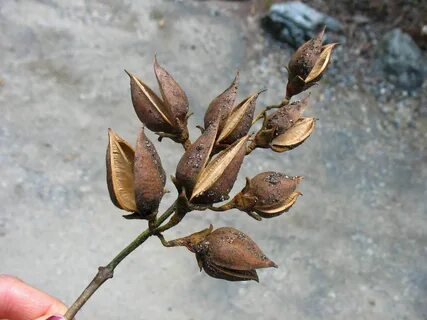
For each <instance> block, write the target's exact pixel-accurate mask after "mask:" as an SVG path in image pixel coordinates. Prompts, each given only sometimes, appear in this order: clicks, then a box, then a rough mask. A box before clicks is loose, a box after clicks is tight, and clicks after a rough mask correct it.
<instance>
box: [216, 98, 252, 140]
mask: <svg viewBox="0 0 427 320" xmlns="http://www.w3.org/2000/svg"><path fill="white" fill-rule="evenodd" d="M259 94H260V92H258V93H255V94H253V95H251V96H249V97H247V98H246V99H244V100H243V101H242V102H240V103H239V104H238V105H237V106H235V107H234V108H233V110H232V111H231V112H230V114H229V115H228V117H227V119H226V121H225V124H224V127H223V128H222V130H221V131H220V133H219V136H218V139H217V143H218V144H220V145H230V144H232V143H234V142H235V141H236V140H238V139H240V138H241V137H243V136H245V135H247V134H248V132H249V130H250V128H251V126H252V120H253V117H254V111H255V106H256V100H257V98H258V96H259Z"/></svg>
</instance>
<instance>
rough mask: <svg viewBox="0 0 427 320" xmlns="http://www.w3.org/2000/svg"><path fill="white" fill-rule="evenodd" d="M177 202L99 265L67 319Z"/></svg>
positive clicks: (151, 232)
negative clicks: (118, 251)
mask: <svg viewBox="0 0 427 320" xmlns="http://www.w3.org/2000/svg"><path fill="white" fill-rule="evenodd" d="M175 204H176V203H175V202H174V203H173V204H172V205H171V206H170V207H169V208H168V209H167V210H166V211H165V212H164V213H163V214H162V215H161V216H160V217H159V218H157V220H155V221H154V222H153V223H152V224H151V226H150V228H147V229H146V230H144V231H143V232H142V233H140V234H139V235H138V236H137V237H136V238H135V240H133V241H132V242H131V243H130V244H129V245H128V246H126V247H125V248H124V249H123V250H122V251H120V253H119V254H118V255H117V256H115V257H114V258H113V260H111V261H110V263H108V264H107V265H106V266H104V267H102V266H101V267H99V268H98V273H97V274H96V276H95V277H94V278H93V279H92V281H91V282H90V283H89V285H88V286H87V287H86V289H84V291H83V292H82V293H81V295H80V296H79V297H78V298H77V300H76V301H75V302H74V303H73V304H72V305H71V307H70V308H69V309H68V310H67V312H66V313H65V315H64V317H65V319H67V320H71V319H73V318H74V316H75V315H76V313H77V312H78V311H79V310H80V309H81V308H82V307H83V305H84V304H85V303H86V302H87V301H88V300H89V299H90V297H91V296H92V295H93V294H94V293H95V292H96V290H98V289H99V288H100V287H101V286H102V284H103V283H104V282H105V281H107V280H108V279H111V278H112V277H113V275H114V269H115V268H116V267H117V266H118V265H119V263H120V262H122V260H123V259H124V258H126V257H127V256H128V255H129V254H130V253H132V252H133V251H134V250H135V249H136V248H138V247H139V246H140V245H141V244H143V243H144V242H145V240H147V239H148V238H149V237H151V236H152V235H154V234H156V233H157V232H158V231H157V229H158V228H159V227H160V226H161V225H162V223H163V222H165V221H166V220H167V219H168V218H169V217H170V216H171V215H172V214H173V213H174V212H175V207H176V206H175Z"/></svg>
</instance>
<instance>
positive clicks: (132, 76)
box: [123, 69, 134, 78]
mask: <svg viewBox="0 0 427 320" xmlns="http://www.w3.org/2000/svg"><path fill="white" fill-rule="evenodd" d="M123 70H124V72H126V74H127V75H128V76H129V78H134V75H133V74H132V73H130V72H129V71H127V70H126V69H123Z"/></svg>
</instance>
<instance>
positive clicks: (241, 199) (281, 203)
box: [232, 171, 302, 218]
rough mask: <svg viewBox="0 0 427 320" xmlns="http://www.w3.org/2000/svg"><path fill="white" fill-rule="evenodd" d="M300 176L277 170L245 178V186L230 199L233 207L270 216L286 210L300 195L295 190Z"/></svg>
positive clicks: (264, 216) (300, 178) (262, 215)
mask: <svg viewBox="0 0 427 320" xmlns="http://www.w3.org/2000/svg"><path fill="white" fill-rule="evenodd" d="M301 180H302V177H299V176H296V177H289V176H287V175H285V174H282V173H279V172H273V171H269V172H263V173H260V174H258V175H256V176H255V177H254V178H252V179H249V178H247V179H246V186H245V187H244V188H243V190H242V191H241V192H239V193H238V194H237V195H236V196H235V197H234V198H233V200H232V203H233V205H234V207H235V208H237V209H239V210H242V211H245V212H248V213H250V212H256V213H257V214H258V215H260V216H261V217H263V218H272V217H276V216H278V215H280V214H282V213H283V212H285V211H288V210H289V209H290V208H291V207H292V205H293V204H294V203H295V202H296V200H297V198H298V196H300V195H301V193H300V192H299V191H296V188H297V186H298V185H299V183H300V182H301Z"/></svg>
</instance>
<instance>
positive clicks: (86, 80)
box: [0, 0, 427, 320]
mask: <svg viewBox="0 0 427 320" xmlns="http://www.w3.org/2000/svg"><path fill="white" fill-rule="evenodd" d="M235 5H236V4H232V6H235ZM0 30H2V32H1V33H0V57H1V59H0V78H1V79H2V85H1V86H0V111H1V117H0V176H1V180H0V203H1V205H0V210H1V211H0V212H1V214H0V257H1V258H0V273H9V274H14V275H17V276H19V277H21V278H22V279H24V280H25V281H28V282H29V283H31V284H33V285H35V286H37V287H39V288H42V289H43V290H46V291H47V292H49V293H51V294H53V295H55V296H57V297H59V298H61V299H62V300H63V301H65V302H66V303H68V304H69V303H72V302H73V301H74V299H75V298H76V297H77V296H78V294H79V293H80V292H81V290H82V289H83V288H84V287H85V286H86V284H87V283H88V281H89V280H90V279H91V278H92V277H93V275H94V273H95V272H96V268H97V266H99V265H102V264H105V263H106V262H108V261H109V259H111V258H112V256H113V255H114V254H115V253H116V252H117V251H118V250H120V249H121V248H122V247H123V246H125V245H126V244H127V243H128V242H129V241H130V240H131V239H133V238H134V237H135V236H136V235H137V234H138V233H139V232H140V230H142V228H145V223H144V222H141V221H126V220H124V219H123V218H121V214H122V212H120V211H119V210H118V209H116V208H115V207H114V206H113V205H112V204H111V202H110V200H109V197H108V192H107V188H106V183H105V167H104V166H105V164H104V161H105V159H104V157H105V149H106V143H107V128H108V127H111V128H113V129H114V130H116V131H117V132H118V133H119V134H120V135H122V136H123V137H125V138H126V139H127V140H128V141H130V142H134V141H135V140H136V133H137V130H138V127H139V126H140V123H139V122H138V120H137V118H136V116H135V114H134V111H133V108H132V105H131V101H130V95H129V81H128V78H127V76H126V74H125V73H124V72H123V69H124V68H126V69H128V70H130V71H131V72H135V73H137V74H138V75H140V77H141V78H142V79H145V80H146V81H147V82H148V83H150V84H152V85H153V86H154V84H155V78H154V76H153V74H152V61H153V55H154V53H156V52H157V54H158V58H159V60H160V62H161V63H162V64H163V65H164V66H166V67H167V69H168V70H169V71H170V72H171V73H172V74H173V75H174V76H175V78H176V79H177V80H178V81H179V83H180V84H181V85H182V87H183V88H184V89H185V90H186V92H187V94H188V96H189V97H190V103H191V110H192V111H193V112H194V113H195V114H194V116H193V117H192V118H191V122H190V125H191V127H192V128H193V129H194V126H195V125H196V124H200V123H201V122H202V118H203V113H204V108H205V107H206V106H207V105H208V103H209V101H210V100H211V99H212V98H213V97H215V96H216V95H217V94H218V93H219V92H221V91H222V90H223V89H224V88H225V87H226V86H227V85H228V83H229V82H230V81H231V79H232V78H233V76H234V72H235V70H236V68H237V67H238V68H239V69H240V71H241V78H242V85H241V91H240V98H243V97H245V95H247V94H248V93H250V92H253V91H256V90H259V89H260V88H261V89H262V88H268V91H267V93H266V94H264V95H263V96H262V98H260V99H259V104H258V108H261V106H262V105H266V104H271V103H276V102H278V101H279V100H280V99H281V98H282V94H283V87H284V84H285V79H286V72H285V71H284V68H283V65H284V64H285V63H286V61H287V58H288V56H289V51H286V50H280V49H278V48H270V47H268V46H267V42H265V41H264V40H263V39H262V37H261V33H260V31H259V29H258V25H257V23H256V21H252V20H251V19H250V18H249V19H238V18H236V17H235V16H233V15H231V14H229V11H227V10H225V9H224V7H222V6H220V5H219V4H218V3H216V2H215V1H214V2H212V3H211V2H209V3H207V2H195V1H166V0H164V1H161V0H151V1H142V0H141V1H130V0H129V1H125V2H121V4H120V5H119V4H118V2H116V1H113V0H107V1H90V2H89V1H83V0H80V1H59V0H56V1H55V0H44V1H25V2H24V1H22V2H16V1H11V0H6V1H2V2H1V3H0ZM343 50H344V49H343ZM312 93H313V94H312V103H311V107H310V108H309V110H308V111H307V114H308V115H312V116H314V117H317V118H319V121H318V126H317V128H316V130H315V132H314V133H313V135H312V136H311V137H310V139H309V140H307V141H306V142H305V143H304V144H303V145H301V146H300V147H299V148H297V149H295V150H293V151H292V152H289V153H285V154H275V153H272V152H268V151H263V152H260V151H256V152H254V153H253V154H251V156H249V157H248V158H247V159H246V160H245V163H244V166H243V168H242V170H241V175H240V177H239V179H238V181H237V182H236V185H235V189H234V190H235V191H237V190H239V189H240V188H241V187H242V186H243V184H244V177H245V176H253V175H254V174H256V173H258V172H262V171H266V170H277V171H283V172H286V173H288V174H290V175H304V176H305V180H304V182H303V184H302V186H301V191H302V192H303V193H304V196H303V197H301V198H300V199H299V200H298V202H297V204H296V205H295V206H294V208H293V209H292V210H291V212H290V214H288V215H284V216H281V217H278V218H275V219H270V220H264V221H262V222H257V221H255V220H253V219H250V218H248V217H247V216H246V215H245V214H243V213H240V212H233V213H213V212H204V213H192V214H190V215H189V216H188V217H186V218H185V220H184V222H183V223H182V224H180V225H179V226H178V228H176V229H173V230H171V231H170V232H168V233H166V236H167V237H168V238H173V237H178V236H183V235H186V234H188V233H191V232H193V231H195V230H199V229H201V228H204V227H206V226H208V225H209V223H213V224H214V226H216V227H220V226H234V227H237V228H239V229H241V230H242V231H244V232H246V233H247V234H249V235H250V236H251V237H252V238H253V239H254V240H255V241H256V242H257V243H258V244H259V245H260V247H261V248H262V249H263V251H264V252H265V253H266V254H267V255H268V256H269V257H270V258H272V259H273V260H274V261H275V262H276V263H277V264H278V265H279V269H268V270H262V271H260V272H259V275H260V283H259V284H258V283H255V282H248V283H231V282H225V281H219V280H215V279H212V278H209V277H208V276H207V275H206V274H204V273H199V272H198V267H197V263H196V260H195V258H194V257H193V256H192V255H191V254H190V253H189V252H188V251H187V250H185V249H182V248H176V249H167V248H163V247H162V246H161V245H160V244H159V242H158V241H157V240H156V239H152V240H149V241H148V242H147V243H146V244H145V245H144V246H143V247H141V248H139V249H138V250H137V251H136V252H134V253H133V254H132V255H131V256H130V257H129V258H128V259H127V260H125V261H124V262H123V263H122V264H121V265H120V266H119V267H118V268H117V270H116V275H115V277H114V279H112V280H110V281H108V282H107V283H106V284H105V285H104V286H103V287H102V288H101V289H100V290H99V291H98V292H97V293H96V294H95V295H94V297H93V299H91V300H90V301H89V302H88V304H87V305H86V306H85V307H84V309H83V310H82V311H81V313H79V315H78V318H79V319H95V318H96V319H124V318H132V319H168V320H175V319H176V320H178V319H180V320H181V319H188V320H190V319H205V320H212V319H218V318H221V319H236V320H240V319H248V318H249V319H265V320H270V319H271V320H272V319H349V318H351V319H426V318H427V301H426V297H427V236H426V230H427V209H426V196H427V194H426V193H427V191H426V189H427V188H426V180H427V165H426V163H427V153H426V149H425V148H426V143H425V141H426V132H427V130H426V123H427V122H426V120H425V119H418V120H417V121H418V122H416V126H415V127H414V126H396V125H394V124H393V123H392V122H390V121H389V120H388V119H386V118H385V117H384V115H383V114H382V113H381V112H380V111H379V110H380V108H378V102H377V101H376V100H375V99H374V98H373V97H371V96H370V95H368V94H366V93H362V92H359V91H355V90H352V89H351V88H341V89H334V90H332V88H330V87H328V76H326V77H325V79H324V81H323V83H322V84H321V85H320V86H318V87H316V88H314V89H313V90H312ZM424 94H425V93H424ZM393 103H394V102H389V103H388V104H393ZM402 115H403V116H404V115H405V110H402ZM197 133H198V130H197V129H194V130H193V131H192V137H193V138H194V137H195V136H196V134H197ZM152 137H153V136H152ZM156 146H157V149H158V150H159V153H160V155H161V157H162V159H163V164H164V167H165V169H166V171H167V172H168V173H169V174H173V173H174V171H175V170H174V166H175V165H176V163H177V161H178V160H179V157H180V154H181V153H182V148H181V147H180V146H178V145H175V144H173V143H172V142H170V141H167V140H165V141H164V142H162V143H161V144H159V143H158V144H156ZM168 186H169V188H170V189H171V190H173V187H172V185H171V183H170V182H168ZM233 193H234V192H233ZM174 196H175V194H174V193H173V192H172V193H170V194H167V195H166V196H165V197H164V201H163V204H162V208H165V207H167V205H168V204H169V203H170V202H171V201H173V198H174Z"/></svg>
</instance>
